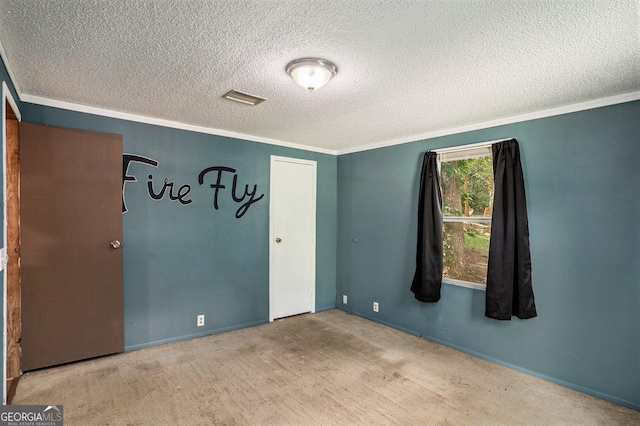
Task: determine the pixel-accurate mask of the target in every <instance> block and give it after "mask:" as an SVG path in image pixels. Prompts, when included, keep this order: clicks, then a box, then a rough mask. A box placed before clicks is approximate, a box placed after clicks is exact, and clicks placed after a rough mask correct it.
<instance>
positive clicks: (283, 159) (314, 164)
mask: <svg viewBox="0 0 640 426" xmlns="http://www.w3.org/2000/svg"><path fill="white" fill-rule="evenodd" d="M275 162H287V163H294V164H300V165H305V166H312V167H313V171H314V173H313V175H314V180H313V188H311V190H312V191H313V206H312V207H313V213H314V216H313V229H314V241H315V242H316V243H314V244H313V253H312V259H313V260H312V265H311V266H312V268H313V276H312V278H311V280H312V282H311V287H312V292H313V293H312V300H311V313H314V312H315V311H316V274H317V270H316V262H317V251H316V244H317V232H318V225H317V222H316V220H317V219H316V216H317V185H318V163H317V162H316V161H315V160H303V159H301V158H291V157H281V156H277V155H272V156H271V160H270V164H269V322H273V320H274V319H275V318H274V307H273V300H274V289H273V287H274V276H273V270H274V267H273V262H274V248H275V238H276V235H275V231H274V203H273V201H272V200H273V193H274V182H273V164H274V163H275Z"/></svg>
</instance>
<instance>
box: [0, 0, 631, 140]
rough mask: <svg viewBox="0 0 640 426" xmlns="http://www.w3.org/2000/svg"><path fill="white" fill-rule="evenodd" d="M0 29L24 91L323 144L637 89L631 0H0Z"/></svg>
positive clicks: (399, 135)
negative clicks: (307, 79)
mask: <svg viewBox="0 0 640 426" xmlns="http://www.w3.org/2000/svg"><path fill="white" fill-rule="evenodd" d="M0 41H1V43H2V47H3V48H4V53H3V55H4V56H5V59H6V61H7V63H8V67H9V69H10V72H11V74H12V77H13V79H14V80H15V81H14V83H15V84H16V86H17V88H18V91H19V94H20V97H21V99H23V100H25V101H30V102H36V103H44V104H52V101H55V102H58V101H64V102H68V103H71V104H76V105H75V106H74V105H70V104H63V103H59V102H58V104H59V105H67V106H70V107H71V108H80V109H82V107H79V106H88V107H96V108H101V109H105V110H110V111H112V112H113V111H117V112H122V113H129V114H135V115H139V116H145V117H151V118H153V119H162V120H169V121H173V122H177V123H185V124H189V125H196V126H202V127H206V128H210V129H215V130H214V131H213V133H216V132H218V133H220V134H237V136H239V137H243V138H245V139H250V140H263V141H271V142H273V141H279V142H283V143H284V144H296V145H300V146H308V147H314V148H315V149H318V150H321V151H323V150H327V151H328V152H349V151H353V150H357V149H363V148H366V147H371V146H379V145H384V144H390V143H393V142H394V141H396V142H397V141H408V140H415V139H421V138H422V137H424V136H425V135H429V134H434V133H437V132H442V131H445V130H447V129H453V128H459V127H463V126H469V125H474V124H476V123H482V122H487V121H493V120H500V119H504V118H507V117H513V116H517V115H522V114H528V113H533V112H536V111H543V110H548V109H553V108H558V107H563V106H567V105H572V104H576V103H583V102H588V101H592V100H596V99H601V98H607V97H611V96H616V95H621V94H629V93H632V94H634V96H636V94H635V92H638V91H640V2H639V1H638V0H620V1H619V0H567V1H562V0H556V1H552V0H548V1H534V0H530V1H528V0H521V1H518V0H510V1H508V0H442V1H428V0H378V1H374V0H371V1H367V0H322V1H317V0H262V1H245V0H219V1H185V0H156V1H153V0H146V1H142V0H139V1H136V0H129V1H125V0H92V1H89V0H87V1H73V0H56V1H50V0H30V1H27V0H24V1H19V0H0ZM301 57H320V58H325V59H328V60H331V61H333V62H334V63H335V64H336V65H337V67H338V74H337V75H336V77H335V78H334V79H333V80H331V81H330V82H329V84H328V85H327V86H325V87H324V88H322V89H318V90H317V91H315V92H313V93H309V92H307V91H305V90H303V89H301V88H300V87H298V86H297V85H296V84H295V83H294V82H293V81H292V80H291V79H290V77H289V76H288V75H287V74H286V73H285V71H284V68H285V65H286V64H287V63H288V62H289V61H291V60H293V59H296V58H301ZM230 89H237V90H241V91H245V92H248V93H252V94H255V95H259V96H262V97H266V98H267V99H268V100H267V101H266V102H264V103H262V104H260V105H258V106H255V107H251V106H246V105H243V104H238V103H235V102H232V101H229V100H226V99H223V98H222V97H221V96H222V95H223V94H225V93H226V92H227V91H229V90H230ZM55 102H54V104H55Z"/></svg>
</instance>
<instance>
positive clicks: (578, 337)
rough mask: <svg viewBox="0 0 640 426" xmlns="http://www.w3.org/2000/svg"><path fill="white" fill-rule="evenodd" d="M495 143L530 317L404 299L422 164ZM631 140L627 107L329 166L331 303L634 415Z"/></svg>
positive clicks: (636, 124)
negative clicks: (334, 214)
mask: <svg viewBox="0 0 640 426" xmlns="http://www.w3.org/2000/svg"><path fill="white" fill-rule="evenodd" d="M507 137H515V138H516V139H517V140H518V141H519V144H520V150H521V154H522V161H523V169H524V176H525V185H526V193H527V202H528V211H529V225H530V234H531V240H530V241H531V250H532V252H531V256H532V264H533V289H534V293H535V297H536V303H537V308H538V315H539V316H538V317H537V318H534V319H530V320H522V321H521V320H517V319H514V320H513V321H511V322H500V321H496V320H491V319H488V318H485V317H484V292H483V291H478V290H472V289H468V288H462V287H457V286H453V285H443V289H442V299H441V300H440V301H439V302H438V303H435V304H425V303H421V302H419V301H417V300H415V299H414V298H413V294H412V293H411V292H410V290H409V287H410V285H411V280H412V278H413V273H414V270H415V250H416V249H415V245H416V227H417V225H416V223H417V194H418V179H419V175H420V162H421V160H422V154H423V153H424V152H425V151H427V150H429V149H434V148H441V147H448V146H455V145H461V144H469V143H474V142H483V141H490V140H495V139H501V138H507ZM639 138H640V102H633V103H627V104H620V105H615V106H611V107H606V108H599V109H595V110H590V111H583V112H578V113H572V114H566V115H561V116H555V117H551V118H544V119H538V120H532V121H527V122H522V123H517V124H511V125H505V126H501V127H496V128H490V129H484V130H478V131H473V132H468V133H462V134H456V135H451V136H446V137H440V138H434V139H429V140H423V141H419V142H415V143H410V144H404V145H399V146H394V147H389V148H382V149H376V150H371V151H365V152H359V153H354V154H348V155H342V156H340V157H339V158H338V182H339V190H338V265H337V267H338V288H337V290H338V291H337V293H336V305H337V306H338V307H340V308H342V309H345V310H348V311H351V312H353V313H356V314H358V315H361V316H364V317H366V318H370V319H373V320H376V321H380V322H382V323H385V324H388V325H391V326H393V327H396V328H399V329H403V330H405V331H408V332H410V333H413V334H416V335H420V336H423V337H425V338H427V339H430V340H434V341H437V342H441V343H444V344H445V345H448V346H451V347H454V348H458V349H460V350H463V351H465V352H469V353H472V354H475V355H478V356H480V357H482V358H486V359H490V360H494V361H497V362H499V363H502V364H505V365H509V366H512V367H514V368H517V369H520V370H523V371H527V372H530V373H533V374H535V375H538V376H541V377H544V378H548V379H550V380H552V381H555V382H558V383H561V384H564V385H567V386H569V387H573V388H575V389H579V390H582V391H585V392H587V393H590V394H593V395H597V396H600V397H603V398H606V399H609V400H612V401H615V402H618V403H622V404H624V405H627V406H630V407H632V408H635V409H640V256H639V249H638V244H639V243H640V225H639V223H638V213H639V212H640V201H639V200H640V197H639V196H640V160H639V159H640V139H639ZM343 294H346V295H348V304H347V305H343V304H342V295H343ZM373 301H377V302H379V304H380V312H379V313H378V314H375V313H374V312H373V310H372V302H373Z"/></svg>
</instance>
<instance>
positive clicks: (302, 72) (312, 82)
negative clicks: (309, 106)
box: [285, 58, 338, 92]
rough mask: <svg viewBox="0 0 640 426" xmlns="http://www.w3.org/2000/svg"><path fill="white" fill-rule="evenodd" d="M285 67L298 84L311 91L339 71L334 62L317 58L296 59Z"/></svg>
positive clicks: (322, 84)
mask: <svg viewBox="0 0 640 426" xmlns="http://www.w3.org/2000/svg"><path fill="white" fill-rule="evenodd" d="M285 69H286V71H287V74H289V75H290V76H291V78H293V81H295V82H296V83H297V84H298V86H300V87H302V88H303V89H307V90H309V91H310V92H313V91H314V90H316V89H319V88H321V87H322V86H324V85H325V84H327V83H328V82H329V80H331V77H333V76H334V75H336V73H337V72H338V70H337V68H336V66H335V65H334V64H332V63H331V62H329V61H327V60H325V59H317V58H303V59H296V60H295V61H291V62H289V63H288V64H287V66H286V68H285Z"/></svg>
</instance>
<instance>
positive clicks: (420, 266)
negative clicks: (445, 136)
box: [411, 152, 442, 302]
mask: <svg viewBox="0 0 640 426" xmlns="http://www.w3.org/2000/svg"><path fill="white" fill-rule="evenodd" d="M441 286H442V194H441V192H440V177H439V176H438V155H437V154H436V153H435V152H426V153H425V154H424V159H423V162H422V173H421V174H420V194H419V198H418V248H417V253H416V273H415V275H414V277H413V283H412V284H411V291H412V292H413V293H414V294H415V296H416V299H418V300H420V301H421V302H437V301H438V300H440V287H441Z"/></svg>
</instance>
